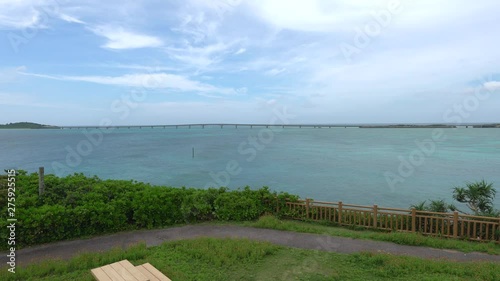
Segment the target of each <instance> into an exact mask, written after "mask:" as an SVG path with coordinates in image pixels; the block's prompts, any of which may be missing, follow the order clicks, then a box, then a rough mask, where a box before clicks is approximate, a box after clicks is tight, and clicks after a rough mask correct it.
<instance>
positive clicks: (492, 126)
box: [58, 123, 500, 129]
mask: <svg viewBox="0 0 500 281" xmlns="http://www.w3.org/2000/svg"><path fill="white" fill-rule="evenodd" d="M205 127H210V128H212V127H216V128H218V127H220V128H221V129H222V128H224V127H230V128H236V129H237V128H250V129H252V128H254V127H255V128H270V127H271V128H276V127H281V128H363V129H364V128H459V127H462V128H500V124H459V125H456V124H455V125H449V124H429V125H425V124H424V125H423V124H404V125H400V124H397V125H396V124H389V125H385V124H384V125H378V124H236V123H234V124H231V123H208V124H178V125H108V126H95V125H94V126H90V125H89V126H60V127H58V128H60V129H143V128H150V129H154V128H163V129H167V128H175V129H179V128H188V129H191V128H201V129H204V128H205Z"/></svg>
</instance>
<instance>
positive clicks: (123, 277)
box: [91, 260, 172, 281]
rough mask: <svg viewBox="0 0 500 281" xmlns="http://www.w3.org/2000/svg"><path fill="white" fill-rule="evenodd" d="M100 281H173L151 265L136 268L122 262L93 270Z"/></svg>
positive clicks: (126, 261) (125, 261) (146, 264)
mask: <svg viewBox="0 0 500 281" xmlns="http://www.w3.org/2000/svg"><path fill="white" fill-rule="evenodd" d="M91 272H92V275H93V276H94V278H95V279H96V280H98V281H172V280H170V279H169V278H168V277H167V276H165V275H164V274H163V273H161V272H160V271H159V270H158V269H156V268H155V267H154V266H152V265H151V264H150V263H145V264H142V265H139V266H134V265H133V264H131V263H130V262H129V261H128V260H122V261H119V262H115V263H112V264H108V265H105V266H101V267H98V268H94V269H92V270H91Z"/></svg>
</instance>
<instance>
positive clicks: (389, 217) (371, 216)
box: [278, 199, 500, 243]
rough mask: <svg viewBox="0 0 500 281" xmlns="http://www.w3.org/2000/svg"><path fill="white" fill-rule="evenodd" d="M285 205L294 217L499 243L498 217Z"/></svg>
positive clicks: (319, 204) (331, 205) (330, 204)
mask: <svg viewBox="0 0 500 281" xmlns="http://www.w3.org/2000/svg"><path fill="white" fill-rule="evenodd" d="M284 207H285V208H284V209H282V210H281V212H282V213H283V214H285V216H288V217H290V218H293V219H300V220H313V221H327V222H331V223H335V224H337V225H344V226H359V227H365V228H372V229H380V230H387V231H399V232H414V233H417V232H418V233H422V234H424V235H432V236H439V237H449V238H456V239H469V240H476V241H495V242H496V243H500V218H495V217H481V216H472V215H464V214H460V213H458V212H457V211H455V212H453V213H438V212H428V211H417V210H415V209H411V210H409V209H397V208H383V207H378V206H377V205H373V206H361V205H352V204H344V203H342V202H338V203H334V202H322V201H313V200H311V199H306V200H297V201H293V202H292V201H286V202H285V206H284ZM278 211H280V210H278Z"/></svg>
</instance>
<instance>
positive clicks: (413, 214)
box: [411, 208, 417, 232]
mask: <svg viewBox="0 0 500 281" xmlns="http://www.w3.org/2000/svg"><path fill="white" fill-rule="evenodd" d="M411 231H412V232H417V209H415V208H411Z"/></svg>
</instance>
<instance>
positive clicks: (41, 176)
mask: <svg viewBox="0 0 500 281" xmlns="http://www.w3.org/2000/svg"><path fill="white" fill-rule="evenodd" d="M44 170H45V169H44V168H43V167H40V168H38V196H42V194H43V192H44V191H45V182H44V172H45V171H44Z"/></svg>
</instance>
